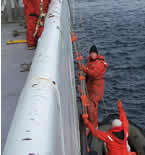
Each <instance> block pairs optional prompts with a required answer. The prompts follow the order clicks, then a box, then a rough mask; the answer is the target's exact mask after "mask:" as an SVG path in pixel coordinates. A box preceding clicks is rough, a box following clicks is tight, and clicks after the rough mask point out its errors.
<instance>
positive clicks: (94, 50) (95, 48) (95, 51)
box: [89, 45, 98, 54]
mask: <svg viewBox="0 0 145 155" xmlns="http://www.w3.org/2000/svg"><path fill="white" fill-rule="evenodd" d="M92 52H94V53H97V54H98V50H97V47H96V46H95V45H93V46H92V47H91V48H90V51H89V54H90V53H92Z"/></svg>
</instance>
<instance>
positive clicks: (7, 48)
mask: <svg viewBox="0 0 145 155" xmlns="http://www.w3.org/2000/svg"><path fill="white" fill-rule="evenodd" d="M13 30H19V31H24V26H20V24H2V31H1V35H2V38H1V39H2V40H1V59H2V68H1V69H2V71H1V73H2V104H1V112H2V114H1V115H2V118H1V119H2V122H1V126H2V133H1V134H2V136H1V145H2V151H3V149H4V144H5V142H6V138H7V135H8V130H9V128H10V124H11V121H12V118H13V115H14V112H15V109H16V106H17V102H18V98H19V95H20V93H21V90H22V88H23V87H24V83H25V80H26V78H27V75H28V72H20V70H21V67H20V65H21V64H24V63H30V62H31V61H32V58H33V55H34V51H32V50H27V45H26V44H12V45H6V41H7V40H18V39H20V40H21V39H25V34H20V36H18V37H13V36H12V32H13Z"/></svg>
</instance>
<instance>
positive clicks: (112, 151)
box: [83, 100, 129, 155]
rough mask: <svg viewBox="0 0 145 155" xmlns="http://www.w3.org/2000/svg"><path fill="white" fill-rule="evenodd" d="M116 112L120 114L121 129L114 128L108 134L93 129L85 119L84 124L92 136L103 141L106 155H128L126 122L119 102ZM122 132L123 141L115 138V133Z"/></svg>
mask: <svg viewBox="0 0 145 155" xmlns="http://www.w3.org/2000/svg"><path fill="white" fill-rule="evenodd" d="M117 105H118V110H119V113H120V120H121V122H122V126H121V127H114V128H112V129H111V130H109V131H108V132H104V131H99V130H98V129H95V128H94V126H93V125H92V123H91V122H90V121H89V120H88V119H87V118H85V117H83V119H84V123H85V124H86V126H87V127H88V128H89V129H90V131H91V133H92V134H93V136H96V137H98V138H99V139H100V140H102V141H104V142H105V143H106V146H107V150H108V154H107V155H129V152H128V149H127V139H128V120H127V117H126V115H125V112H124V110H123V107H122V104H121V101H120V100H118V102H117ZM119 132H123V139H119V138H117V137H116V136H115V133H119Z"/></svg>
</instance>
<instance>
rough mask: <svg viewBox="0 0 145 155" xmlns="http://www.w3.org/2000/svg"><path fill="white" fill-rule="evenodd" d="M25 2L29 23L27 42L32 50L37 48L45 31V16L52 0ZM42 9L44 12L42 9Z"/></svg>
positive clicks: (29, 0) (28, 0)
mask: <svg viewBox="0 0 145 155" xmlns="http://www.w3.org/2000/svg"><path fill="white" fill-rule="evenodd" d="M23 3H24V14H25V18H26V25H27V44H28V49H30V50H31V49H34V48H36V45H37V40H38V38H39V37H40V36H41V33H42V31H43V26H44V18H45V15H46V13H47V11H48V6H49V3H50V0H42V1H41V0H23ZM41 5H42V8H41ZM41 9H42V12H41V11H40V10H41Z"/></svg>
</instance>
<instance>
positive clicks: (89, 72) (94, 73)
mask: <svg viewBox="0 0 145 155" xmlns="http://www.w3.org/2000/svg"><path fill="white" fill-rule="evenodd" d="M104 69H105V68H104V63H102V62H100V63H98V64H97V65H96V67H95V69H94V70H91V69H88V68H87V67H86V68H84V69H83V71H84V72H85V73H86V74H87V75H88V76H90V77H92V78H96V77H97V76H98V75H99V74H100V73H102V72H103V71H104Z"/></svg>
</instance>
